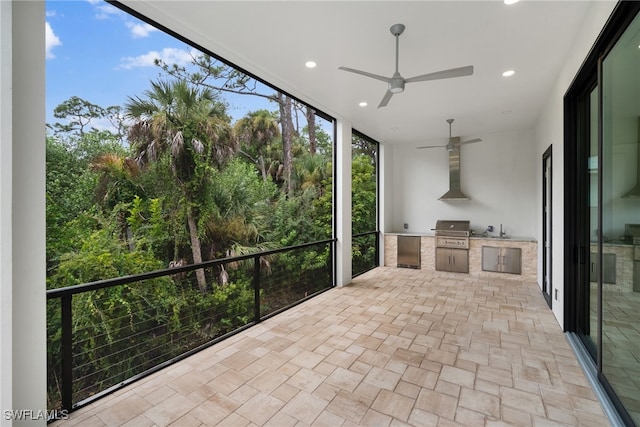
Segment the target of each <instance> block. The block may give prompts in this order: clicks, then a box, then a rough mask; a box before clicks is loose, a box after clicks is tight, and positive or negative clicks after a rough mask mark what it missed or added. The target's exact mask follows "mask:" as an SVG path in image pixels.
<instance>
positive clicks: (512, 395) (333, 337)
mask: <svg viewBox="0 0 640 427" xmlns="http://www.w3.org/2000/svg"><path fill="white" fill-rule="evenodd" d="M614 327H615V328H617V329H613V328H614ZM610 329H611V330H610V331H609V332H610V333H611V334H618V335H616V339H618V340H621V339H623V335H621V334H623V333H624V334H628V335H629V336H631V335H630V334H632V332H633V333H634V334H638V335H634V336H640V332H638V331H627V330H625V331H622V327H621V326H620V327H618V326H616V325H614V324H613V323H612V324H611V328H610ZM608 357H609V358H610V359H611V358H612V357H613V356H612V355H608ZM617 357H618V365H619V366H622V365H621V364H622V363H623V362H624V360H625V359H624V358H625V357H626V354H622V355H619V356H617ZM619 366H617V365H616V366H613V365H612V366H611V367H609V368H608V369H610V370H611V373H612V375H613V374H617V373H618V371H619V375H620V378H625V375H626V377H629V374H628V373H627V371H625V370H624V369H621V368H620V367H619ZM615 369H618V371H616V370H615ZM639 383H640V381H639ZM639 386H640V385H639ZM634 387H635V386H634ZM635 390H636V389H635V388H633V389H632V388H629V390H628V391H629V393H630V394H629V396H631V397H630V398H633V396H634V394H633V393H634V391H635ZM625 392H626V390H625ZM607 424H608V421H607V419H606V418H605V416H604V414H603V413H602V410H601V408H600V405H599V403H598V402H597V400H596V399H595V396H594V394H593V391H592V390H591V389H590V387H589V384H588V382H587V381H586V379H585V377H584V374H583V372H582V369H581V368H580V366H579V365H578V364H577V362H576V359H575V356H574V355H573V353H572V350H571V348H570V347H569V345H568V343H567V341H566V339H565V337H564V335H563V333H562V331H561V330H560V327H559V326H558V324H557V322H556V321H555V318H554V317H553V315H552V313H551V312H550V311H549V309H548V307H547V306H546V304H545V302H544V299H543V298H542V296H541V295H540V290H539V288H538V287H537V285H536V284H535V283H530V282H522V281H518V280H506V279H484V278H482V279H481V278H471V277H469V276H466V275H460V274H454V273H440V272H426V271H424V272H423V271H420V270H410V269H395V268H378V269H376V270H373V271H371V272H369V273H366V274H364V275H361V276H359V277H358V278H357V279H355V280H354V282H353V284H351V285H350V286H346V287H344V288H336V289H332V290H330V291H328V292H325V293H323V294H321V295H319V296H317V297H315V298H313V299H311V300H309V301H306V302H305V303H303V304H300V305H298V306H296V307H294V308H293V309H291V310H289V311H286V312H284V313H281V314H279V315H277V316H274V317H272V318H270V319H268V320H266V321H264V322H262V323H260V324H259V325H257V326H255V327H253V328H250V329H247V330H246V331H243V332H242V333H239V334H237V335H235V336H233V337H231V338H230V339H228V340H226V341H223V342H221V343H218V344H216V345H213V346H211V347H209V348H207V349H206V350H203V351H202V352H200V353H198V354H196V355H194V356H192V357H190V358H187V359H185V360H184V361H182V362H178V363H177V364H175V365H172V366H170V367H168V368H166V369H164V370H162V371H159V372H157V373H155V374H153V375H150V376H149V377H147V378H143V379H142V380H140V381H138V382H136V383H133V384H131V385H129V386H128V387H127V388H125V389H123V390H120V391H117V392H115V393H113V394H112V395H109V396H108V397H106V398H104V399H100V400H97V401H96V402H94V403H92V404H90V405H88V406H86V407H84V408H82V409H80V410H78V411H76V412H74V413H72V414H71V418H70V419H69V420H63V421H58V422H56V423H53V424H52V425H53V426H55V427H59V426H65V427H66V426H73V425H83V426H84V425H87V426H92V425H95V426H99V427H102V426H133V425H136V426H137V425H140V426H146V425H149V426H151V425H158V426H161V425H175V426H179V425H184V426H191V425H193V426H200V425H202V426H234V427H236V426H251V427H253V426H299V427H302V426H311V425H313V426H324V425H326V426H344V427H349V426H357V425H364V426H430V427H432V426H436V427H453V426H475V425H478V426H480V427H498V426H500V427H501V426H526V427H534V426H556V425H563V426H573V425H581V426H594V427H595V426H598V427H600V426H604V425H607Z"/></svg>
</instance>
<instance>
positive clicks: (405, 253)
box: [398, 236, 420, 269]
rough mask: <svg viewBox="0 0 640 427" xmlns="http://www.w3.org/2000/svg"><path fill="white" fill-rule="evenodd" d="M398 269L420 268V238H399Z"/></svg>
mask: <svg viewBox="0 0 640 427" xmlns="http://www.w3.org/2000/svg"><path fill="white" fill-rule="evenodd" d="M398 267H406V268H417V269H419V268H420V236H398Z"/></svg>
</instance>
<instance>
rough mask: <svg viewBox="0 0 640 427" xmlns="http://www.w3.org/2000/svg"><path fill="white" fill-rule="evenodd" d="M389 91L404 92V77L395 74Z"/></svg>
mask: <svg viewBox="0 0 640 427" xmlns="http://www.w3.org/2000/svg"><path fill="white" fill-rule="evenodd" d="M396 74H398V73H396ZM389 91H390V92H392V93H400V92H404V79H403V78H402V77H401V76H400V75H399V74H398V75H397V76H395V75H394V76H393V78H392V79H391V81H390V82H389Z"/></svg>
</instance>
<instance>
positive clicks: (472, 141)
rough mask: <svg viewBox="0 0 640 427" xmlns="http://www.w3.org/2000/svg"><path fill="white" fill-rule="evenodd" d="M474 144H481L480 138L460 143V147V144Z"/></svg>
mask: <svg viewBox="0 0 640 427" xmlns="http://www.w3.org/2000/svg"><path fill="white" fill-rule="evenodd" d="M474 142H482V140H481V139H480V138H474V139H470V140H468V141H462V142H461V143H460V145H462V144H473V143H474Z"/></svg>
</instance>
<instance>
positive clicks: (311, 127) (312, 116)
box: [306, 107, 316, 154]
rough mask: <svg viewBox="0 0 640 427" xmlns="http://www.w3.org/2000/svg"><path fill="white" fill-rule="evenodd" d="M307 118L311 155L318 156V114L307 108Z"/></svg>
mask: <svg viewBox="0 0 640 427" xmlns="http://www.w3.org/2000/svg"><path fill="white" fill-rule="evenodd" d="M306 116H307V129H308V131H309V153H311V154H316V112H315V111H314V110H312V109H311V108H309V107H307V113H306Z"/></svg>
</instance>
